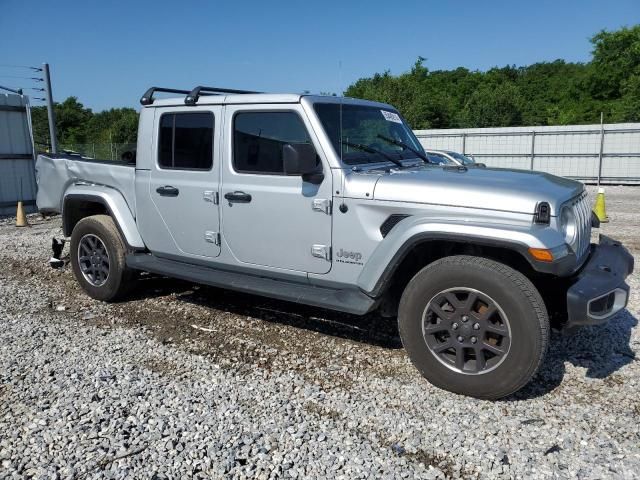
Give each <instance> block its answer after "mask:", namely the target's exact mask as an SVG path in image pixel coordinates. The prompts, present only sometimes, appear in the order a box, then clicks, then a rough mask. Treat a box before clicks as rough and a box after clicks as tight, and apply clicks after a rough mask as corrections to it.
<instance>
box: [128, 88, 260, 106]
mask: <svg viewBox="0 0 640 480" xmlns="http://www.w3.org/2000/svg"><path fill="white" fill-rule="evenodd" d="M156 92H163V93H182V94H185V95H186V97H185V98H184V103H185V105H195V104H196V102H197V101H198V98H200V95H220V94H224V93H234V94H244V93H261V92H252V91H250V90H235V89H231V88H218V87H204V86H198V87H196V88H194V89H193V90H191V91H189V90H178V89H175V88H164V87H151V88H150V89H149V90H147V91H146V92H144V95H142V98H141V99H140V104H142V105H151V104H152V103H153V101H154V100H155V99H154V98H153V94H154V93H156Z"/></svg>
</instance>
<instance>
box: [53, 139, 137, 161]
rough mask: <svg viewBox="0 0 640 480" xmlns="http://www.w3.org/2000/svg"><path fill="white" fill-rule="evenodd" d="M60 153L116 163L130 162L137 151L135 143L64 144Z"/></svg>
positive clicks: (60, 146) (60, 148) (60, 147)
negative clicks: (132, 154) (133, 153)
mask: <svg viewBox="0 0 640 480" xmlns="http://www.w3.org/2000/svg"><path fill="white" fill-rule="evenodd" d="M58 150H59V151H60V153H73V154H79V155H82V156H83V157H87V158H95V159H96V160H111V161H114V162H119V161H129V160H130V158H131V157H129V155H131V153H132V152H135V150H136V144H135V143H64V144H61V145H59V146H58Z"/></svg>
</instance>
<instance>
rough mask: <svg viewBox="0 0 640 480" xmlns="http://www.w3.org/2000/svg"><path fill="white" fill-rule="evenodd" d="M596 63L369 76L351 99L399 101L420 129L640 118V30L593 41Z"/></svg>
mask: <svg viewBox="0 0 640 480" xmlns="http://www.w3.org/2000/svg"><path fill="white" fill-rule="evenodd" d="M591 42H592V44H593V59H592V61H591V62H589V63H570V62H565V61H564V60H555V61H553V62H540V63H535V64H533V65H529V66H523V67H516V66H513V65H508V66H505V67H495V68H492V69H490V70H488V71H486V72H480V71H469V70H467V69H465V68H457V69H455V70H436V71H431V70H429V69H428V68H427V67H426V66H425V65H424V59H423V58H422V57H420V58H418V60H417V62H416V63H415V64H414V65H413V67H412V68H411V70H410V71H408V72H406V73H402V74H400V75H391V73H390V72H388V71H386V72H384V73H382V74H380V73H376V74H374V75H373V76H372V77H369V78H361V79H359V80H358V81H356V82H355V83H353V84H352V85H350V86H349V87H348V88H347V90H346V92H345V94H346V95H348V96H352V97H359V98H365V99H369V100H377V101H382V102H386V103H391V104H393V105H395V106H396V107H398V109H399V110H400V111H401V112H402V114H403V115H404V116H405V118H406V119H407V120H408V121H409V123H410V124H411V126H412V127H414V128H451V127H461V126H464V127H481V126H509V125H554V124H574V123H575V124H584V123H596V122H598V121H599V119H600V112H604V114H605V119H606V120H607V121H611V122H618V121H639V120H640V108H639V107H640V105H639V103H640V95H639V89H640V67H639V65H640V25H635V26H633V27H629V28H622V29H620V30H617V31H614V32H607V31H601V32H599V33H598V34H596V35H594V36H593V38H592V39H591Z"/></svg>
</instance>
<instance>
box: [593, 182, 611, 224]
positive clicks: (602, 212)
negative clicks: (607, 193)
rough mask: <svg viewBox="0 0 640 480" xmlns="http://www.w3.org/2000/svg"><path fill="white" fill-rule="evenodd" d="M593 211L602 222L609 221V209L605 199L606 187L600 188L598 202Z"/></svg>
mask: <svg viewBox="0 0 640 480" xmlns="http://www.w3.org/2000/svg"><path fill="white" fill-rule="evenodd" d="M593 213H595V214H596V217H598V220H600V223H607V222H608V221H609V217H607V209H606V205H605V201H604V188H602V187H601V188H598V196H597V197H596V204H595V206H594V207H593Z"/></svg>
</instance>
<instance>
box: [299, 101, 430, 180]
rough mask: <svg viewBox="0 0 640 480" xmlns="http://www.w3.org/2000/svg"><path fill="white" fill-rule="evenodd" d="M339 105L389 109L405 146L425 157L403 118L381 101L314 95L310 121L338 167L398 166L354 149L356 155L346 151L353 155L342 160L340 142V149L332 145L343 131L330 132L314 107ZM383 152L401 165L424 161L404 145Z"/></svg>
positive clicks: (337, 141) (339, 140)
mask: <svg viewBox="0 0 640 480" xmlns="http://www.w3.org/2000/svg"><path fill="white" fill-rule="evenodd" d="M340 104H342V105H343V107H346V108H356V107H358V108H364V109H371V110H372V111H375V110H378V111H386V112H390V113H393V114H395V115H397V116H398V117H399V120H400V122H394V123H397V124H398V125H402V132H403V133H404V135H405V136H406V138H402V141H403V142H404V143H406V144H407V145H410V146H411V147H413V148H415V149H416V150H418V151H419V152H423V153H424V155H425V156H426V153H425V152H424V147H423V146H422V144H421V143H420V141H419V140H418V138H417V137H416V135H415V134H414V133H413V130H412V129H411V127H410V126H409V124H408V123H407V121H406V119H405V118H404V117H403V116H402V114H401V113H400V112H398V110H397V109H396V108H394V107H393V106H391V105H388V104H384V103H379V102H371V101H368V100H360V99H352V98H348V97H316V98H314V99H313V100H312V101H310V102H309V106H310V107H311V108H310V110H311V111H312V112H313V115H314V116H315V119H314V120H315V121H316V122H317V125H318V126H319V127H320V128H321V129H322V132H323V133H324V135H325V136H326V139H327V143H328V146H329V147H330V148H331V150H332V151H333V153H334V154H335V158H336V159H337V160H338V162H339V166H340V167H341V168H349V169H351V168H359V167H373V168H380V167H381V166H382V167H387V166H388V167H390V168H400V166H399V165H397V163H396V162H395V161H394V160H390V159H387V158H384V155H380V154H375V153H371V152H369V153H367V152H363V151H360V152H358V154H356V153H355V152H353V151H350V152H348V153H349V154H352V153H353V154H354V157H353V158H352V159H351V161H349V160H346V161H345V159H344V158H343V156H344V150H343V147H342V145H341V147H342V148H340V149H337V148H336V143H337V144H338V145H340V144H341V142H344V139H345V138H347V137H345V136H344V130H343V132H342V135H336V132H333V133H332V132H330V131H329V129H328V128H327V126H326V124H325V119H323V118H322V115H321V113H320V112H319V111H318V109H317V107H318V106H319V105H333V106H335V107H336V108H339V106H340ZM381 118H385V119H386V117H385V116H384V115H383V114H382V113H381ZM387 121H388V120H387ZM385 133H387V134H388V132H385ZM381 142H382V143H383V144H385V145H389V144H388V143H387V142H384V141H381ZM367 146H371V145H367ZM377 148H378V149H380V146H379V145H378V146H377ZM384 153H385V154H387V155H391V156H393V157H394V159H395V160H397V161H399V162H401V163H402V166H404V167H408V166H413V165H415V164H416V162H419V163H420V164H423V163H424V160H422V159H421V158H420V157H419V156H418V155H416V154H415V153H414V152H412V151H411V150H410V149H407V148H402V147H398V146H395V148H394V149H388V150H387V149H385V150H384Z"/></svg>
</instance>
